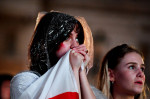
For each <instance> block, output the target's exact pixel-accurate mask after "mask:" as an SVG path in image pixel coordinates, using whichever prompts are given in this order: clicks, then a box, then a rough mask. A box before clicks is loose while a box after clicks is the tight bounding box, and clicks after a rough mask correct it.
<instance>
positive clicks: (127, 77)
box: [116, 71, 134, 85]
mask: <svg viewBox="0 0 150 99" xmlns="http://www.w3.org/2000/svg"><path fill="white" fill-rule="evenodd" d="M131 75H132V76H131ZM116 82H118V83H119V84H125V85H126V84H127V85H128V82H129V83H132V82H134V74H133V73H132V72H129V71H120V72H118V73H117V74H116Z"/></svg>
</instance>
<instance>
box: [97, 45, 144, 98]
mask: <svg viewBox="0 0 150 99" xmlns="http://www.w3.org/2000/svg"><path fill="white" fill-rule="evenodd" d="M144 70H145V64H144V57H143V54H142V53H141V52H140V51H138V50H137V49H135V48H134V47H132V46H129V45H127V44H122V45H119V46H116V47H114V48H112V49H111V50H110V51H109V52H108V53H107V54H106V55H105V57H104V58H103V61H102V63H101V68H100V71H99V77H98V79H99V82H98V89H100V90H101V91H102V92H103V94H105V95H106V96H107V97H108V98H109V99H146V92H145V90H146V84H145V74H144Z"/></svg>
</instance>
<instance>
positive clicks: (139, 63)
mask: <svg viewBox="0 0 150 99" xmlns="http://www.w3.org/2000/svg"><path fill="white" fill-rule="evenodd" d="M144 69H145V66H144V62H143V59H142V57H141V56H140V55H139V54H137V53H135V52H130V53H127V54H126V55H125V56H124V57H123V58H122V59H121V61H120V63H119V64H118V66H117V67H116V68H115V69H114V88H115V90H117V91H118V92H119V93H120V92H122V93H125V94H130V95H136V94H140V93H141V92H142V90H143V87H144V82H145V74H144Z"/></svg>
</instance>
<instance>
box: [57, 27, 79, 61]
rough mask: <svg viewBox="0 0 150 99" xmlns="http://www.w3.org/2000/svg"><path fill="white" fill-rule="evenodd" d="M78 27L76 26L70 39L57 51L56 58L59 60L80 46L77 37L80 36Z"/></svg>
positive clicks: (61, 44)
mask: <svg viewBox="0 0 150 99" xmlns="http://www.w3.org/2000/svg"><path fill="white" fill-rule="evenodd" d="M77 28H78V25H76V26H75V28H74V30H73V31H72V32H71V34H70V36H69V38H68V39H67V40H65V41H63V42H62V43H60V45H59V48H58V50H57V51H56V56H57V57H58V58H61V57H62V56H63V55H65V54H66V52H67V51H69V50H70V49H72V48H73V47H75V46H78V45H79V42H78V39H77V36H78V31H77Z"/></svg>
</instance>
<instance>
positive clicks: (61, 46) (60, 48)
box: [57, 43, 65, 52]
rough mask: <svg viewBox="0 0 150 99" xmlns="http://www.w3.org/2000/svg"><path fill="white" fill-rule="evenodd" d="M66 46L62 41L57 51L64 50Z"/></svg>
mask: <svg viewBox="0 0 150 99" xmlns="http://www.w3.org/2000/svg"><path fill="white" fill-rule="evenodd" d="M64 48H65V44H64V43H60V46H59V48H58V50H57V51H58V52H59V51H60V50H62V49H64Z"/></svg>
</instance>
